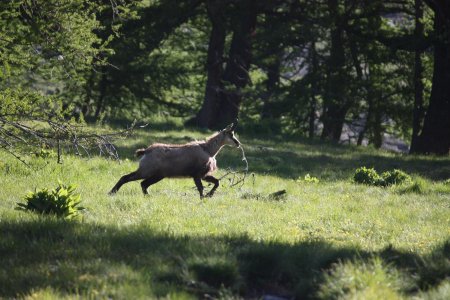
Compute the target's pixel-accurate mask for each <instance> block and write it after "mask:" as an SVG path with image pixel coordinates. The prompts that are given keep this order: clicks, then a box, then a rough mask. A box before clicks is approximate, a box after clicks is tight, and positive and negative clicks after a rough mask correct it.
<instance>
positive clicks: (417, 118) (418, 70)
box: [409, 0, 424, 153]
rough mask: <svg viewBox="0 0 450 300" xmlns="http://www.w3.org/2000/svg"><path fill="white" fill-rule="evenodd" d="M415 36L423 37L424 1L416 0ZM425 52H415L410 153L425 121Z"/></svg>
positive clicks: (413, 150) (416, 148)
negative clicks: (423, 54) (423, 55)
mask: <svg viewBox="0 0 450 300" xmlns="http://www.w3.org/2000/svg"><path fill="white" fill-rule="evenodd" d="M414 4H415V5H414V6H415V23H416V25H415V35H416V36H417V37H418V38H421V37H422V36H423V30H424V27H423V23H422V20H421V19H422V18H423V5H422V0H415V3H414ZM422 53H423V50H421V49H420V50H419V49H417V50H415V53H414V108H413V124H412V139H411V148H410V151H409V152H410V153H416V152H417V150H418V142H419V139H418V137H419V131H420V128H421V124H422V121H423V113H424V110H423V82H422V79H423V66H422V57H421V56H422Z"/></svg>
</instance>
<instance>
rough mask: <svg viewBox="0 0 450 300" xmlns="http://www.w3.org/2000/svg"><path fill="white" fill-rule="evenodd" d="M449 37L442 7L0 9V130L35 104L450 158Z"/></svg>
mask: <svg viewBox="0 0 450 300" xmlns="http://www.w3.org/2000/svg"><path fill="white" fill-rule="evenodd" d="M449 41H450V3H449V2H448V1H445V0H400V1H398V0H396V1H381V0H376V1H369V0H364V1H355V0H313V1H306V0H289V1H266V0H264V1H257V0H242V1H236V0H225V1H218V0H182V1H175V0H159V1H157V0H141V1H130V0H116V1H106V0H102V1H92V0H75V1H74V0H70V1H69V0H46V1H44V0H19V1H2V2H1V3H0V106H1V107H0V130H5V126H6V121H2V119H1V118H6V117H5V116H6V115H8V114H9V113H10V112H11V111H14V112H17V111H21V110H20V109H21V105H23V103H24V99H29V95H30V94H33V95H35V96H33V97H43V98H45V99H53V100H51V101H50V103H51V102H52V101H59V103H61V109H62V110H64V111H66V112H65V114H66V115H67V114H68V115H70V114H72V115H73V116H74V117H75V118H77V119H80V118H81V119H86V120H96V119H97V120H98V119H102V118H120V119H131V118H136V117H137V118H144V117H146V116H151V115H155V114H163V115H172V116H180V117H183V118H185V120H186V124H187V125H191V126H192V125H193V126H200V127H206V128H211V129H216V128H220V127H221V126H223V125H225V124H227V123H230V122H232V121H233V120H234V119H235V118H237V117H239V118H240V119H241V120H242V121H243V122H244V123H245V122H247V123H248V124H254V126H255V127H258V128H259V129H258V130H261V131H262V132H263V133H264V132H265V133H270V132H280V133H288V134H297V135H305V136H309V137H311V138H313V137H317V138H322V139H329V140H332V141H335V142H339V141H341V142H342V141H343V140H348V141H350V142H354V143H356V144H358V145H361V144H371V145H373V146H375V147H381V145H382V143H383V139H384V138H385V136H386V134H390V135H393V136H396V137H399V138H402V139H404V140H406V141H409V142H410V145H411V146H410V151H411V152H413V153H422V154H431V153H432V154H440V155H447V154H448V152H449V148H450V117H449V116H450V85H449V82H450V49H449V45H450V43H449ZM38 102H39V101H38ZM40 103H41V102H40ZM42 103H47V104H45V105H44V104H42ZM42 103H41V104H39V105H40V106H39V109H41V111H42V112H43V114H44V115H48V112H49V111H52V110H54V109H55V108H54V107H52V105H51V104H49V101H43V102H42ZM35 105H37V104H35ZM35 107H37V106H35ZM67 111H68V112H67ZM25 117H27V116H26V114H25V113H23V114H21V115H20V114H18V115H17V114H16V115H15V116H14V118H25ZM5 120H6V119H5ZM0 138H1V135H0Z"/></svg>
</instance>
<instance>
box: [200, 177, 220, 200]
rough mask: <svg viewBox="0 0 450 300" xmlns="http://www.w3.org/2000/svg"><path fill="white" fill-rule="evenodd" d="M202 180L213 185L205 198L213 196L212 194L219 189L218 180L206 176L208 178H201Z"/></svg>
mask: <svg viewBox="0 0 450 300" xmlns="http://www.w3.org/2000/svg"><path fill="white" fill-rule="evenodd" d="M203 180H204V181H207V182H210V183H213V184H214V186H213V188H212V189H211V190H210V191H209V193H208V194H206V197H212V195H214V192H215V191H216V190H217V188H218V187H219V179H217V178H216V177H214V176H211V175H208V176H205V177H204V178H203Z"/></svg>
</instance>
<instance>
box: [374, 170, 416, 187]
mask: <svg viewBox="0 0 450 300" xmlns="http://www.w3.org/2000/svg"><path fill="white" fill-rule="evenodd" d="M381 177H382V178H383V180H384V185H385V186H389V185H394V184H402V183H408V182H411V181H412V180H411V176H409V175H408V174H406V173H405V172H403V171H402V170H398V169H394V170H393V171H387V172H384V173H383V174H381Z"/></svg>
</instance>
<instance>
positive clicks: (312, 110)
mask: <svg viewBox="0 0 450 300" xmlns="http://www.w3.org/2000/svg"><path fill="white" fill-rule="evenodd" d="M310 51H311V52H310V54H311V56H310V59H311V62H310V63H311V98H310V103H309V122H308V123H309V124H308V137H309V138H310V139H312V138H313V137H314V123H315V121H316V109H317V99H316V95H317V80H318V76H317V68H318V66H317V52H316V44H315V41H313V42H312V43H311V49H310Z"/></svg>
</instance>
